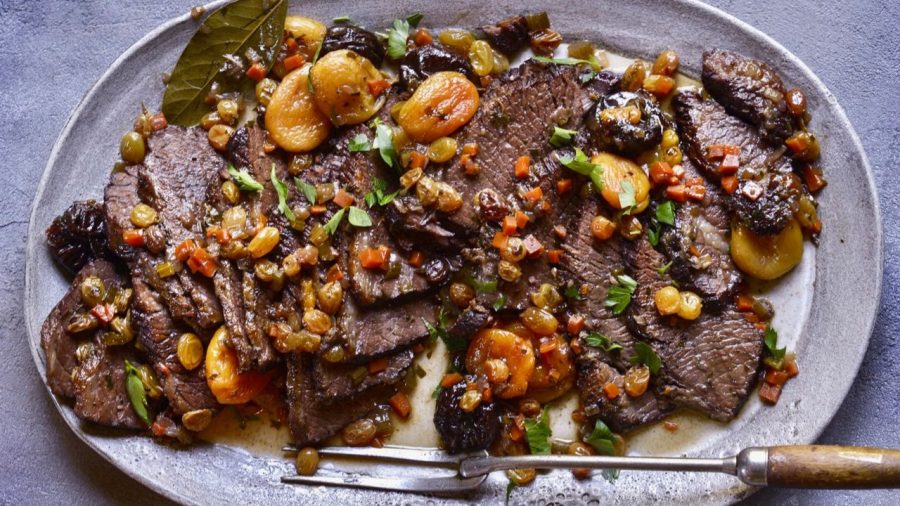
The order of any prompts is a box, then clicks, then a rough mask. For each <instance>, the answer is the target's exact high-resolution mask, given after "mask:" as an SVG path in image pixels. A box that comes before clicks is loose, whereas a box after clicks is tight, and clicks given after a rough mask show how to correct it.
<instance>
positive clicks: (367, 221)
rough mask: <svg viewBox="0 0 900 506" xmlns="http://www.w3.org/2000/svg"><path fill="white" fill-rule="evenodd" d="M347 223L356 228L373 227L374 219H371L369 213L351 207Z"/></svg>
mask: <svg viewBox="0 0 900 506" xmlns="http://www.w3.org/2000/svg"><path fill="white" fill-rule="evenodd" d="M347 221H349V222H350V224H351V225H353V226H354V227H371V226H372V218H370V217H369V213H367V212H366V211H365V210H364V209H360V208H358V207H356V206H350V214H349V215H348V216H347Z"/></svg>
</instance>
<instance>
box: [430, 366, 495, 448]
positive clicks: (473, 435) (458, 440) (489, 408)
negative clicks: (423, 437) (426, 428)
mask: <svg viewBox="0 0 900 506" xmlns="http://www.w3.org/2000/svg"><path fill="white" fill-rule="evenodd" d="M464 393H466V382H465V381H460V382H459V383H457V384H455V385H453V386H452V387H448V388H444V389H443V390H441V395H440V396H439V397H438V399H437V407H436V409H435V412H434V426H435V428H436V429H437V431H438V434H440V435H441V440H442V441H443V442H444V449H446V450H447V451H448V452H450V453H463V452H470V451H476V450H484V449H486V448H488V447H489V446H490V445H491V443H493V442H494V440H495V439H497V436H498V435H499V434H500V413H499V408H498V406H497V404H496V403H493V402H491V403H484V402H482V403H481V404H479V405H478V407H476V408H475V409H474V410H472V412H470V413H466V412H465V411H463V410H462V408H460V407H459V400H460V398H462V396H463V394H464Z"/></svg>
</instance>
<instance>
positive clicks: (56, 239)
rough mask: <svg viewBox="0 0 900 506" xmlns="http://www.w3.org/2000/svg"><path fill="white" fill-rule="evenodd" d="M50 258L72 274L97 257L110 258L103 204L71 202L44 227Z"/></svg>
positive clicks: (91, 201)
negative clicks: (51, 255)
mask: <svg viewBox="0 0 900 506" xmlns="http://www.w3.org/2000/svg"><path fill="white" fill-rule="evenodd" d="M47 245H48V246H49V247H50V252H51V253H52V254H53V258H55V259H56V261H57V262H59V263H60V265H62V266H63V267H64V268H65V269H66V270H67V271H69V273H71V274H75V273H77V272H78V271H79V270H81V268H82V267H84V266H85V265H86V264H87V263H88V262H90V261H91V260H94V259H97V258H112V254H111V253H110V251H109V244H108V243H107V239H106V221H105V220H104V217H103V205H102V204H99V203H97V202H96V201H94V200H85V201H78V202H73V203H72V205H71V206H69V208H68V209H66V211H65V212H64V213H63V214H61V215H60V216H57V217H56V218H55V219H54V220H53V223H51V224H50V226H49V227H48V228H47Z"/></svg>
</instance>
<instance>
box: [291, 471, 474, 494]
mask: <svg viewBox="0 0 900 506" xmlns="http://www.w3.org/2000/svg"><path fill="white" fill-rule="evenodd" d="M485 479H487V475H484V476H477V477H474V478H458V477H456V476H444V477H432V478H416V477H400V478H381V477H375V476H365V475H360V474H346V475H343V476H299V475H297V476H283V477H282V478H281V481H282V482H283V483H299V484H304V485H334V486H339V487H352V488H368V489H376V490H399V491H403V492H419V493H428V494H454V493H461V492H469V491H472V490H475V489H476V488H478V487H479V486H480V485H481V484H482V483H483V482H484V480H485Z"/></svg>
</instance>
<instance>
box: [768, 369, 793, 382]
mask: <svg viewBox="0 0 900 506" xmlns="http://www.w3.org/2000/svg"><path fill="white" fill-rule="evenodd" d="M787 380H788V374H787V373H786V372H784V371H778V370H776V369H769V370H768V371H766V383H768V384H770V385H778V386H781V385H784V384H785V383H786V382H787Z"/></svg>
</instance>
